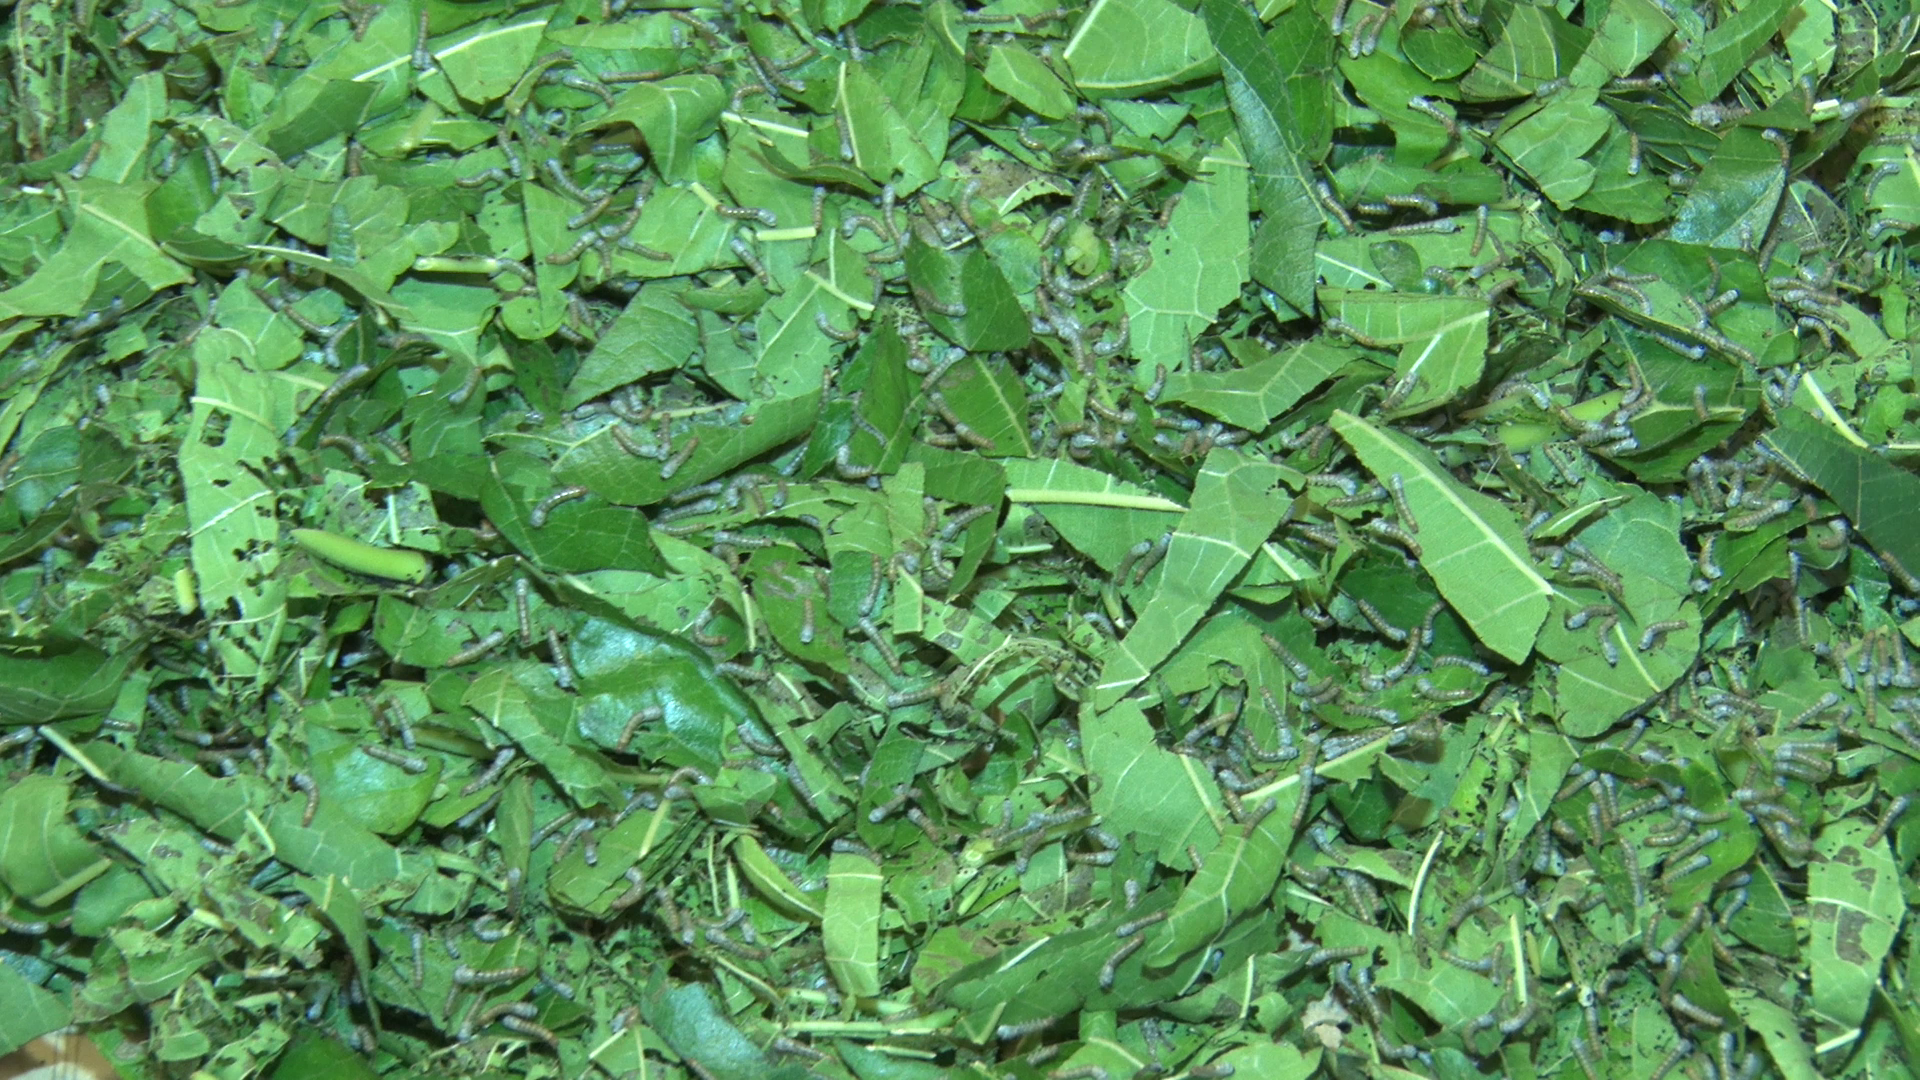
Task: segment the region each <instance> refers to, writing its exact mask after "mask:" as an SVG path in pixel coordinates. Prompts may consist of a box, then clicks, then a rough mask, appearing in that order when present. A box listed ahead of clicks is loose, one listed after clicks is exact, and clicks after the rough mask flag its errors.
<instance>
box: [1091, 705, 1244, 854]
mask: <svg viewBox="0 0 1920 1080" xmlns="http://www.w3.org/2000/svg"><path fill="white" fill-rule="evenodd" d="M1080 731H1081V737H1082V738H1083V739H1084V740H1085V744H1086V759H1087V773H1088V775H1089V776H1090V777H1093V778H1095V786H1094V789H1093V810H1094V812H1095V813H1097V814H1099V815H1100V818H1101V821H1102V823H1103V824H1102V827H1103V828H1105V829H1106V830H1107V831H1108V832H1111V833H1113V834H1115V835H1116V836H1120V837H1126V836H1129V835H1131V836H1133V837H1134V842H1135V843H1136V844H1138V845H1139V846H1140V848H1141V850H1143V851H1147V852H1150V853H1152V855H1153V856H1154V857H1155V858H1157V859H1159V860H1160V861H1161V862H1162V863H1164V864H1166V865H1167V866H1171V867H1174V868H1175V869H1179V870H1187V869H1191V868H1192V867H1193V862H1192V860H1191V859H1189V858H1188V857H1187V845H1189V844H1191V845H1193V846H1194V848H1195V849H1197V850H1198V851H1199V852H1200V854H1201V855H1202V856H1204V855H1206V854H1207V852H1209V851H1212V850H1213V849H1214V847H1215V846H1216V845H1217V844H1218V843H1219V838H1220V834H1221V832H1222V831H1223V830H1224V829H1225V828H1226V819H1225V816H1224V811H1223V810H1222V808H1221V805H1220V793H1219V789H1218V788H1217V787H1216V786H1215V784H1214V780H1213V777H1212V775H1211V774H1210V773H1209V772H1208V771H1207V768H1206V766H1205V765H1204V764H1203V763H1201V762H1199V761H1197V760H1195V759H1194V758H1192V757H1190V756H1187V755H1183V754H1175V753H1173V752H1171V751H1168V750H1163V749H1161V748H1160V747H1159V746H1158V745H1157V744H1156V743H1155V741H1154V732H1153V726H1152V725H1151V724H1149V723H1148V722H1147V718H1146V714H1144V713H1142V712H1141V711H1140V707H1139V706H1138V705H1136V704H1134V703H1132V702H1130V701H1122V702H1120V703H1119V704H1117V705H1115V706H1114V707H1112V708H1110V709H1108V710H1106V711H1105V712H1102V713H1094V712H1092V710H1085V711H1083V712H1082V713H1081V717H1080Z"/></svg>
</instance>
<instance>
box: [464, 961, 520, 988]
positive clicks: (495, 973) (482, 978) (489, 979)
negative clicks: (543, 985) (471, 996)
mask: <svg viewBox="0 0 1920 1080" xmlns="http://www.w3.org/2000/svg"><path fill="white" fill-rule="evenodd" d="M532 973H533V969H532V968H530V967H526V966H524V965H521V966H517V967H504V968H493V969H491V970H477V969H475V968H472V967H469V966H467V965H466V964H461V965H460V966H459V967H456V968H454V969H453V985H455V986H497V985H499V984H500V983H510V982H515V981H517V980H520V979H524V978H526V977H527V976H528V975H531V974H532Z"/></svg>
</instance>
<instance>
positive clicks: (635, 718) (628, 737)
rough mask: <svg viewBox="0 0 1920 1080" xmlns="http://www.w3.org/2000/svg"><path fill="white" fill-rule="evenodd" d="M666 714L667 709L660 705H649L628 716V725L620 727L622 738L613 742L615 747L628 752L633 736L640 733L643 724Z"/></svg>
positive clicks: (622, 751) (659, 718)
mask: <svg viewBox="0 0 1920 1080" xmlns="http://www.w3.org/2000/svg"><path fill="white" fill-rule="evenodd" d="M666 715H667V712H666V710H665V709H663V708H661V707H660V706H658V705H648V706H647V707H645V708H643V709H640V710H638V711H636V712H635V713H634V714H633V715H632V716H630V717H628V718H627V726H626V727H624V728H621V729H620V740H619V741H618V742H616V743H614V744H613V748H614V749H615V750H618V751H619V752H621V753H623V754H624V753H626V752H627V751H628V750H629V749H631V748H632V746H633V737H634V736H635V735H637V734H639V732H640V725H641V724H648V723H654V722H657V721H659V720H661V719H663V718H665V717H666Z"/></svg>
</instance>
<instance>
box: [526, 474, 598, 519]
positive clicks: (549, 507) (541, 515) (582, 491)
mask: <svg viewBox="0 0 1920 1080" xmlns="http://www.w3.org/2000/svg"><path fill="white" fill-rule="evenodd" d="M586 494H587V489H586V488H584V487H581V486H580V485H578V484H575V485H573V486H571V487H563V488H561V489H560V490H558V491H556V492H554V493H553V494H551V495H549V496H547V497H546V498H544V499H542V500H540V501H539V502H538V503H536V504H535V505H534V508H533V509H532V510H530V511H528V512H527V524H528V525H529V526H532V527H533V528H536V529H542V528H545V527H546V524H547V515H548V514H550V513H552V512H553V508H554V507H556V506H559V505H560V504H561V503H563V502H568V501H570V500H573V499H579V498H584V497H585V496H586Z"/></svg>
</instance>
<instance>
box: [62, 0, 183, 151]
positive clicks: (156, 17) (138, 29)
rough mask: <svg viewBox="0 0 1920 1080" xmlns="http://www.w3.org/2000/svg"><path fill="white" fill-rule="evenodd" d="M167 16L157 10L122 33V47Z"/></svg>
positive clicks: (157, 24) (135, 39)
mask: <svg viewBox="0 0 1920 1080" xmlns="http://www.w3.org/2000/svg"><path fill="white" fill-rule="evenodd" d="M167 17H168V15H167V13H166V12H165V11H156V12H154V13H153V14H152V15H149V16H147V18H146V20H145V21H143V22H141V23H139V24H138V25H136V26H134V27H133V28H132V29H131V30H128V31H127V32H126V33H124V34H122V35H120V47H121V48H123V49H124V48H126V47H127V46H129V45H131V44H133V43H134V42H135V41H137V40H139V38H140V36H141V35H142V34H145V33H146V32H147V31H149V30H151V29H153V28H154V27H156V26H159V25H160V23H161V21H162V20H163V19H166V18H167ZM76 179H77V178H76Z"/></svg>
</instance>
